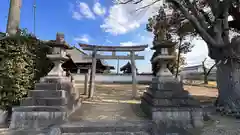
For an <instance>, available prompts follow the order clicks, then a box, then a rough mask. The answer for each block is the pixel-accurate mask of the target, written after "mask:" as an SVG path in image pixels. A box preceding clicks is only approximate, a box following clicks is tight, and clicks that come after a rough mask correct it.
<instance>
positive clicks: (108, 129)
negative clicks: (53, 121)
mask: <svg viewBox="0 0 240 135" xmlns="http://www.w3.org/2000/svg"><path fill="white" fill-rule="evenodd" d="M59 129H60V131H61V133H62V134H64V133H65V134H66V135H67V134H77V133H78V134H82V133H83V134H96V133H97V134H109V135H111V134H114V135H115V134H119V135H121V134H124V135H125V134H137V135H138V134H140V133H144V134H146V135H148V134H149V135H150V134H151V135H154V133H156V131H157V129H156V124H155V123H154V122H152V121H128V120H124V121H91V122H90V121H81V122H75V123H67V124H63V125H61V126H60V128H59ZM53 130H56V129H53Z"/></svg>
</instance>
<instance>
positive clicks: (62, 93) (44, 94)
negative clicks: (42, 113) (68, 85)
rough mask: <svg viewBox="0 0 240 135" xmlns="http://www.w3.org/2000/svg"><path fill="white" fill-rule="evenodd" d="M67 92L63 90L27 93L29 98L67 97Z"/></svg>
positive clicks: (31, 91)
mask: <svg viewBox="0 0 240 135" xmlns="http://www.w3.org/2000/svg"><path fill="white" fill-rule="evenodd" d="M66 94H67V92H66V91H65V90H57V91H55V90H30V91H29V93H28V96H29V97H37V98H44V97H64V98H65V97H67V95H66Z"/></svg>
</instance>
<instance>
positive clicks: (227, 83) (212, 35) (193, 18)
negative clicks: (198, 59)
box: [119, 0, 240, 115]
mask: <svg viewBox="0 0 240 135" xmlns="http://www.w3.org/2000/svg"><path fill="white" fill-rule="evenodd" d="M142 1H143V0H128V1H126V0H125V3H140V2H142ZM159 1H160V0H153V1H152V3H151V4H149V5H146V6H151V5H152V4H154V3H156V2H159ZM166 2H167V3H168V4H169V6H170V7H172V8H176V9H178V10H179V11H180V12H181V14H182V15H183V16H184V17H185V18H186V19H187V20H188V21H189V22H190V23H191V24H192V26H193V27H194V28H195V31H196V32H197V34H198V35H199V36H200V37H201V38H202V39H203V40H204V41H205V42H206V43H207V46H208V52H209V57H210V58H212V59H214V60H215V61H216V63H217V65H216V66H217V73H216V74H217V87H218V92H219V94H218V100H217V103H216V105H217V107H219V108H223V109H222V110H221V111H222V112H224V113H232V114H236V115H237V114H239V113H238V112H240V83H239V82H240V70H239V67H240V59H239V58H240V47H239V44H240V36H236V37H234V38H233V39H232V40H230V36H229V31H230V28H233V29H237V28H236V25H232V24H231V23H229V21H228V17H229V15H230V14H229V13H233V12H231V9H232V8H233V7H234V8H235V7H236V8H237V9H239V8H240V1H239V0H166ZM119 3H120V4H124V3H123V2H121V1H120V2H119ZM146 6H144V7H146ZM206 7H207V8H206ZM236 18H237V17H235V19H236Z"/></svg>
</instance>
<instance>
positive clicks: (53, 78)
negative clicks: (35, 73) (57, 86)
mask: <svg viewBox="0 0 240 135" xmlns="http://www.w3.org/2000/svg"><path fill="white" fill-rule="evenodd" d="M62 82H71V78H70V77H66V76H50V75H48V76H45V77H43V78H41V79H40V83H62Z"/></svg>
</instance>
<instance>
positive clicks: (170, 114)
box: [141, 99, 203, 128]
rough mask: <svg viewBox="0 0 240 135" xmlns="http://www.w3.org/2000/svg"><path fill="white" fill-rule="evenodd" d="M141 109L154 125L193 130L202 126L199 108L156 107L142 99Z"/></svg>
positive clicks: (201, 114) (201, 112)
mask: <svg viewBox="0 0 240 135" xmlns="http://www.w3.org/2000/svg"><path fill="white" fill-rule="evenodd" d="M141 108H142V110H143V112H145V113H146V114H147V115H148V116H149V117H150V118H151V119H152V120H154V121H155V122H156V123H158V124H159V123H160V124H163V125H165V126H167V127H172V126H176V127H184V128H186V127H188V128H193V127H202V126H203V111H202V108H200V107H199V108H197V107H194V108H191V107H177V106H176V107H174V106H172V107H167V106H165V107H163V106H162V107H157V106H153V105H152V104H149V103H148V102H147V101H146V100H144V99H143V100H142V101H141Z"/></svg>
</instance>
